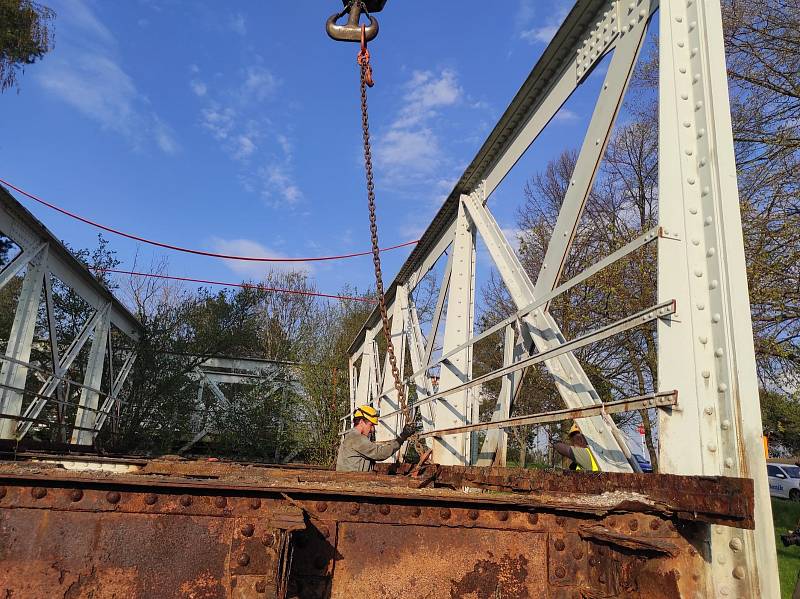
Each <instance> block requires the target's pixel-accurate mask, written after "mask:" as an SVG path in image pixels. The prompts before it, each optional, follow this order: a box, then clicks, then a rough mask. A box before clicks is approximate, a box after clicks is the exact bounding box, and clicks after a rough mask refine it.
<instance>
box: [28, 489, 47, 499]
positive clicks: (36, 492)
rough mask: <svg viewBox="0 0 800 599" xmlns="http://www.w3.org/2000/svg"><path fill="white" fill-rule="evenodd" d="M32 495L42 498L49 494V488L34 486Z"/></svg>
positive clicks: (35, 497)
mask: <svg viewBox="0 0 800 599" xmlns="http://www.w3.org/2000/svg"><path fill="white" fill-rule="evenodd" d="M31 495H32V496H33V498H34V499H41V498H42V497H44V496H45V495H47V489H45V488H44V487H33V488H32V489H31Z"/></svg>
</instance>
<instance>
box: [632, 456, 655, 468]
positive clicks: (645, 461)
mask: <svg viewBox="0 0 800 599" xmlns="http://www.w3.org/2000/svg"><path fill="white" fill-rule="evenodd" d="M631 455H633V457H634V458H635V459H636V461H637V462H638V463H639V467H640V468H641V469H642V472H652V471H653V465H652V464H651V463H650V460H648V459H646V458H645V457H644V456H643V455H641V454H638V453H633V454H631Z"/></svg>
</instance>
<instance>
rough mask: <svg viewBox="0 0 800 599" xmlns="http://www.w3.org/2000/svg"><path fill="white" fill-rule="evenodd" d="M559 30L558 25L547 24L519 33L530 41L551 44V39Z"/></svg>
mask: <svg viewBox="0 0 800 599" xmlns="http://www.w3.org/2000/svg"><path fill="white" fill-rule="evenodd" d="M556 31H558V25H545V26H543V27H534V28H533V29H528V30H527V31H523V32H522V33H520V34H519V36H520V37H521V38H522V39H524V40H525V41H528V42H531V43H533V42H539V43H542V44H549V43H550V40H551V39H553V36H554V35H555V34H556Z"/></svg>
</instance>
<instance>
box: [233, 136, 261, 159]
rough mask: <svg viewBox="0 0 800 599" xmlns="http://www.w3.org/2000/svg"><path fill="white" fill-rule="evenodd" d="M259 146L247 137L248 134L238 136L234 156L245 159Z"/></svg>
mask: <svg viewBox="0 0 800 599" xmlns="http://www.w3.org/2000/svg"><path fill="white" fill-rule="evenodd" d="M257 147H258V146H256V144H255V143H254V142H253V140H252V139H250V138H249V137H247V136H246V135H239V136H238V137H237V138H236V150H235V155H234V157H235V158H236V159H237V160H244V159H245V158H248V157H249V156H251V155H252V154H253V152H255V151H256V149H257Z"/></svg>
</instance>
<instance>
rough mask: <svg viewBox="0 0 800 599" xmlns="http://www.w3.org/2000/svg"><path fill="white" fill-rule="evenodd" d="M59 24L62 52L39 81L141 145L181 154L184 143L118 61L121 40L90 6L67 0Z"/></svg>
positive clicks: (46, 63) (52, 58) (45, 65)
mask: <svg viewBox="0 0 800 599" xmlns="http://www.w3.org/2000/svg"><path fill="white" fill-rule="evenodd" d="M62 15H63V16H62ZM59 23H60V25H59V40H58V41H59V44H58V47H57V50H56V51H55V52H54V53H53V55H52V56H50V57H48V60H46V61H43V62H42V65H41V68H40V69H38V70H37V81H38V83H39V84H40V85H41V86H42V87H43V88H44V89H45V90H46V91H48V92H49V93H51V94H52V95H53V96H55V97H57V98H58V99H60V100H61V101H63V102H65V103H67V104H68V105H70V106H72V107H73V108H74V109H76V110H77V111H79V112H80V113H81V114H83V115H84V116H85V117H87V118H89V119H91V120H93V121H95V122H97V123H98V124H99V125H100V126H101V127H102V128H103V129H105V130H107V131H112V132H114V133H117V134H120V135H122V136H124V137H126V138H127V139H128V140H129V141H130V142H132V143H133V144H134V146H135V147H141V146H143V145H145V144H154V145H155V146H157V147H158V148H160V149H161V150H162V151H164V152H165V153H168V154H173V153H175V152H176V151H177V150H178V148H179V145H178V142H177V141H176V140H175V138H174V135H173V133H172V131H171V130H170V129H169V127H168V126H167V125H166V124H165V123H164V122H163V121H162V120H161V119H160V118H159V117H158V115H157V114H156V113H155V112H154V111H153V110H152V108H151V107H150V104H149V100H148V99H147V98H146V97H145V96H144V95H143V94H142V93H140V92H139V90H138V89H137V87H136V84H135V82H134V81H133V79H132V78H131V76H130V75H128V73H127V72H125V70H124V68H123V67H122V65H121V64H120V63H119V62H118V61H117V60H116V59H115V54H116V51H117V49H116V40H115V39H114V37H113V35H112V33H111V31H110V30H109V29H108V28H107V27H106V26H105V25H103V23H101V22H100V20H99V19H98V18H97V17H96V16H95V14H94V13H93V12H92V10H91V8H90V7H89V5H88V4H86V3H85V2H83V1H81V0H67V2H66V8H65V9H64V10H62V11H59Z"/></svg>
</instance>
